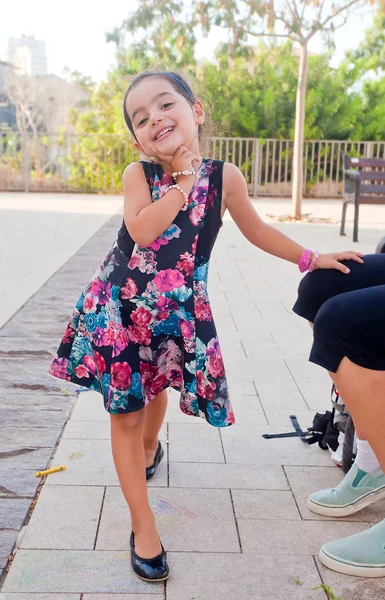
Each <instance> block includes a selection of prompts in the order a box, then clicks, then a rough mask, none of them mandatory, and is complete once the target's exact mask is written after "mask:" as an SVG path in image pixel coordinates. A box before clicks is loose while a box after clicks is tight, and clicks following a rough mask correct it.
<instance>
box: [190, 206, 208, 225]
mask: <svg viewBox="0 0 385 600" xmlns="http://www.w3.org/2000/svg"><path fill="white" fill-rule="evenodd" d="M204 212H205V205H204V204H197V205H196V206H193V207H192V209H191V210H190V214H189V217H190V221H191V223H192V224H193V225H195V226H197V225H199V223H200V222H201V220H202V217H203V215H204Z"/></svg>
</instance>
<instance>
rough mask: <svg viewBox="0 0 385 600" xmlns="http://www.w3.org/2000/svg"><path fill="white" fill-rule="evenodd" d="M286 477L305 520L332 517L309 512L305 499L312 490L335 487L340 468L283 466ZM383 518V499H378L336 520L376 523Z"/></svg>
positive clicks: (384, 511)
mask: <svg viewBox="0 0 385 600" xmlns="http://www.w3.org/2000/svg"><path fill="white" fill-rule="evenodd" d="M285 471H286V474H287V478H288V480H289V483H290V487H291V489H292V491H293V494H294V497H295V499H296V502H297V504H298V508H299V511H300V513H301V516H302V518H303V519H305V520H312V521H315V520H316V521H330V520H333V519H332V517H324V516H322V515H317V514H316V513H313V512H311V511H310V510H309V509H308V507H307V499H308V497H309V496H310V495H311V494H313V493H314V492H318V491H320V490H324V489H327V488H333V487H337V485H339V483H340V482H341V481H342V479H343V478H344V473H343V471H342V469H339V468H338V467H335V466H330V467H285ZM383 519H385V500H384V499H383V500H378V501H377V502H375V503H374V504H372V505H371V506H367V507H366V508H364V509H363V510H361V511H360V512H358V513H356V514H354V515H350V516H349V517H338V521H364V522H366V523H367V522H371V523H378V522H379V521H382V520H383Z"/></svg>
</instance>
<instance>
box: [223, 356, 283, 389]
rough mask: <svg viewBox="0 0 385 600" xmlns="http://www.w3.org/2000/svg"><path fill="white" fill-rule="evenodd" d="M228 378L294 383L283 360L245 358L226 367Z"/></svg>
mask: <svg viewBox="0 0 385 600" xmlns="http://www.w3.org/2000/svg"><path fill="white" fill-rule="evenodd" d="M226 371H227V374H228V377H229V378H230V379H231V378H232V377H233V378H234V379H238V380H240V381H272V382H282V383H293V377H292V375H291V373H290V371H289V369H288V368H287V366H286V363H285V362H284V360H283V359H282V358H275V359H274V360H271V359H270V358H244V359H243V360H232V361H230V362H229V364H228V365H226Z"/></svg>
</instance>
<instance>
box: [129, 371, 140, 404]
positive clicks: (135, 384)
mask: <svg viewBox="0 0 385 600" xmlns="http://www.w3.org/2000/svg"><path fill="white" fill-rule="evenodd" d="M128 393H129V394H133V395H134V396H136V397H137V398H139V400H141V399H142V398H143V393H142V384H141V381H140V374H139V373H133V375H132V383H131V387H130V389H129V390H128Z"/></svg>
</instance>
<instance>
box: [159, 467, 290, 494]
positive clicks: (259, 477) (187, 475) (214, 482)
mask: <svg viewBox="0 0 385 600" xmlns="http://www.w3.org/2000/svg"><path fill="white" fill-rule="evenodd" d="M170 487H172V488H174V487H181V488H189V487H192V488H201V489H204V488H217V489H228V488H231V489H233V490H235V489H253V490H258V489H259V490H260V489H266V490H287V489H288V485H287V480H286V477H285V474H284V472H283V469H282V467H271V466H269V467H264V466H263V465H258V466H255V465H233V464H210V463H178V462H170Z"/></svg>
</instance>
